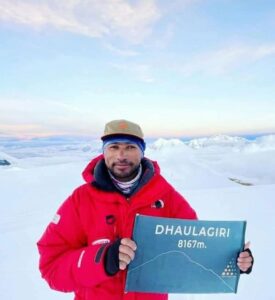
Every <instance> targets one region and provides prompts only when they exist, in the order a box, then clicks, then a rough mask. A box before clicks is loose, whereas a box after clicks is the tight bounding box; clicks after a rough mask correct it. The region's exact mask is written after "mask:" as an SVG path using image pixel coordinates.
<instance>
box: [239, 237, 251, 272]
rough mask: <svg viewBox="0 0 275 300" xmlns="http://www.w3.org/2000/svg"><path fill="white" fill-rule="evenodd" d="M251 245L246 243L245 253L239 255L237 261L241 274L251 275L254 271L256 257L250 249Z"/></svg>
mask: <svg viewBox="0 0 275 300" xmlns="http://www.w3.org/2000/svg"><path fill="white" fill-rule="evenodd" d="M249 246H250V243H249V242H248V243H246V244H245V246H244V251H242V252H241V253H240V254H239V257H238V259H237V265H238V267H239V268H240V273H241V274H243V273H245V274H249V273H251V271H252V268H253V264H254V257H253V255H252V252H251V250H250V249H249Z"/></svg>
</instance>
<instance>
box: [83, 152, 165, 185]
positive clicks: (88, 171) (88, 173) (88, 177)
mask: <svg viewBox="0 0 275 300" xmlns="http://www.w3.org/2000/svg"><path fill="white" fill-rule="evenodd" d="M103 159H104V155H103V154H100V155H99V156H97V157H95V158H94V159H92V160H91V161H90V162H89V163H88V165H87V166H86V168H85V169H84V171H83V172H82V177H83V179H84V180H85V181H86V182H87V183H91V182H92V181H93V180H94V170H95V167H96V165H97V164H98V163H99V162H100V161H102V160H103ZM142 160H149V161H150V162H151V163H152V164H153V166H154V171H155V174H160V168H159V165H158V163H157V162H156V161H152V160H150V159H148V158H143V159H142Z"/></svg>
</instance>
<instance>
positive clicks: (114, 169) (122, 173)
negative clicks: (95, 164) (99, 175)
mask: <svg viewBox="0 0 275 300" xmlns="http://www.w3.org/2000/svg"><path fill="white" fill-rule="evenodd" d="M139 165H140V163H138V164H135V163H133V162H131V161H127V160H123V161H120V162H114V163H112V165H111V167H110V168H109V171H110V172H111V174H112V175H113V176H114V177H115V178H116V179H117V180H120V181H123V182H126V181H130V180H132V179H133V178H135V176H136V175H137V173H138V170H139Z"/></svg>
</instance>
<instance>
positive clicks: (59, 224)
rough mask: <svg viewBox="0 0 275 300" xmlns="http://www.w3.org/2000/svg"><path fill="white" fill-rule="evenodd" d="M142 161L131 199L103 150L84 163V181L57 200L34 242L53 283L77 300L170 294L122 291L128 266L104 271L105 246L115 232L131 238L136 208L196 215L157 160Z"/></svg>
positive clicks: (153, 298)
mask: <svg viewBox="0 0 275 300" xmlns="http://www.w3.org/2000/svg"><path fill="white" fill-rule="evenodd" d="M142 164H143V170H144V171H143V177H142V179H141V183H140V187H139V188H138V190H137V191H136V192H135V193H134V194H133V195H132V196H131V197H130V198H129V199H126V198H125V196H124V195H122V194H121V193H120V192H119V191H117V190H116V189H115V188H114V186H113V185H112V183H111V181H110V178H109V176H108V175H107V174H108V173H107V172H106V166H105V164H104V159H103V156H102V155H101V156H99V157H97V158H95V159H93V160H92V161H91V162H90V163H89V165H88V166H87V167H86V169H85V170H84V172H83V177H84V179H85V181H86V184H84V185H82V186H80V187H78V188H77V189H76V190H75V191H74V192H73V193H72V195H71V196H69V197H68V199H67V200H66V201H65V202H64V203H63V204H62V205H61V207H60V208H59V209H58V211H57V214H56V215H55V218H54V220H53V221H52V222H51V223H50V224H49V225H48V227H47V228H46V231H45V232H44V234H43V236H42V237H41V239H40V240H39V241H38V243H37V245H38V249H39V253H40V262H39V268H40V271H41V274H42V277H43V278H44V279H45V280H46V281H47V282H48V284H49V285H50V287H51V288H53V289H55V290H58V291H62V292H74V293H75V299H76V300H101V299H102V300H134V299H135V300H149V299H150V300H164V299H167V298H168V295H167V294H152V293H130V292H129V293H124V284H125V275H126V271H119V272H118V273H117V274H116V275H115V276H108V275H107V274H106V273H105V270H104V254H105V251H106V249H107V248H108V246H109V245H110V243H112V242H113V241H114V240H115V239H117V238H118V237H121V238H124V237H131V234H132V229H133V222H134V218H135V215H136V214H137V213H139V214H143V215H150V216H162V217H171V218H184V219H196V218H197V216H196V213H195V211H194V210H193V209H192V208H191V207H190V205H189V204H188V203H187V201H186V200H185V199H184V198H183V197H182V196H181V195H180V194H179V193H178V192H176V191H175V189H174V188H173V187H172V186H171V185H170V184H169V183H168V182H167V181H166V180H165V179H164V178H163V177H162V176H161V175H160V170H159V167H158V165H157V163H156V162H152V161H150V160H148V159H143V161H142ZM104 168H105V169H104ZM104 170H105V171H104ZM158 200H162V202H161V203H163V204H164V205H162V207H161V208H156V205H155V203H156V201H158ZM158 203H159V202H158Z"/></svg>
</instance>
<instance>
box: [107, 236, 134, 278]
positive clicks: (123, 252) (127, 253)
mask: <svg viewBox="0 0 275 300" xmlns="http://www.w3.org/2000/svg"><path fill="white" fill-rule="evenodd" d="M136 249H137V245H136V243H135V242H134V241H133V240H131V239H129V238H123V239H117V240H116V241H115V242H114V243H112V244H111V246H109V248H108V249H107V251H106V253H105V257H104V268H105V272H106V273H107V274H108V275H110V276H114V275H115V274H116V273H117V272H118V271H119V270H125V269H126V267H127V265H128V264H129V263H130V262H131V261H132V260H133V259H134V257H135V251H136Z"/></svg>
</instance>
